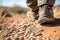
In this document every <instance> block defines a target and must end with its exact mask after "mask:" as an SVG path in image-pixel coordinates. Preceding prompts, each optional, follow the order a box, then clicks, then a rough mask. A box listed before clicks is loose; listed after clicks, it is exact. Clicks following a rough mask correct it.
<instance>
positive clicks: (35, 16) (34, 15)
mask: <svg viewBox="0 0 60 40" xmlns="http://www.w3.org/2000/svg"><path fill="white" fill-rule="evenodd" d="M37 14H38V13H37V11H35V12H33V11H32V10H30V11H28V12H27V16H28V17H29V18H30V19H31V20H32V21H34V20H36V19H38V15H37Z"/></svg>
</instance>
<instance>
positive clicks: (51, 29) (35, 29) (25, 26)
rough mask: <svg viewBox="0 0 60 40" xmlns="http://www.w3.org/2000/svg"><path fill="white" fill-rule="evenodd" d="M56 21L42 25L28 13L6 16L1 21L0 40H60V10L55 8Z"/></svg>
mask: <svg viewBox="0 0 60 40" xmlns="http://www.w3.org/2000/svg"><path fill="white" fill-rule="evenodd" d="M54 17H55V23H49V24H47V23H46V24H43V25H40V23H38V22H37V21H31V20H30V19H29V18H28V17H27V16H26V15H24V14H21V15H14V16H12V17H6V18H4V20H2V22H1V23H0V40H60V12H59V10H58V11H57V10H55V9H54Z"/></svg>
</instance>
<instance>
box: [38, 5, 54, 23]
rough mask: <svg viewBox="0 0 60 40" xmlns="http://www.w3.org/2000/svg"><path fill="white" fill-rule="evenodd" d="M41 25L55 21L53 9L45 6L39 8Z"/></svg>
mask: <svg viewBox="0 0 60 40" xmlns="http://www.w3.org/2000/svg"><path fill="white" fill-rule="evenodd" d="M38 21H39V23H41V24H42V23H46V22H47V23H50V22H53V21H54V17H53V11H52V7H50V6H48V5H44V6H41V7H39V18H38Z"/></svg>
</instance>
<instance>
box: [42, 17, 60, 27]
mask: <svg viewBox="0 0 60 40" xmlns="http://www.w3.org/2000/svg"><path fill="white" fill-rule="evenodd" d="M42 25H43V26H49V27H57V26H60V18H55V22H52V23H44V24H42Z"/></svg>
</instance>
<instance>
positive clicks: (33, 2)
mask: <svg viewBox="0 0 60 40" xmlns="http://www.w3.org/2000/svg"><path fill="white" fill-rule="evenodd" d="M26 3H27V6H28V7H29V9H30V10H29V11H27V16H28V17H29V18H31V19H32V20H35V19H36V18H37V14H38V9H39V8H38V6H37V0H27V1H26Z"/></svg>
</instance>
